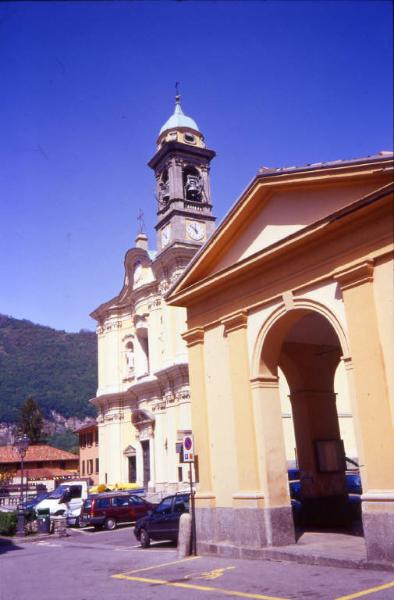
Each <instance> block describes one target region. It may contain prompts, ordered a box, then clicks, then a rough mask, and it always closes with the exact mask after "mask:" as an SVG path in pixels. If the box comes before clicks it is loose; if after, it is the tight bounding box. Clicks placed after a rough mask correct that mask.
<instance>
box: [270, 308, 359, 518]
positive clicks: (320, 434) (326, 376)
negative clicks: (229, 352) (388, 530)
mask: <svg viewBox="0 0 394 600" xmlns="http://www.w3.org/2000/svg"><path fill="white" fill-rule="evenodd" d="M344 354H345V352H344V348H342V347H341V342H340V340H339V338H338V335H337V333H336V331H335V329H334V327H333V325H332V324H331V323H330V322H329V321H328V319H327V318H326V317H325V316H323V315H322V314H319V313H318V312H315V311H313V310H308V309H295V310H291V311H288V312H286V313H285V314H284V315H283V316H281V317H280V318H279V319H278V320H277V321H276V322H275V323H274V324H273V325H272V327H271V328H270V329H269V331H268V333H267V335H266V337H265V340H264V344H263V347H262V353H261V363H260V370H261V371H262V372H263V374H264V376H265V377H266V378H267V377H271V378H273V379H276V380H278V379H283V378H285V379H286V383H287V386H288V390H289V396H288V398H289V401H290V405H291V413H292V422H293V426H294V438H293V439H294V443H295V451H294V463H293V465H291V464H290V466H297V467H298V468H299V471H300V483H301V503H302V507H303V517H302V525H303V526H304V527H306V528H307V527H325V528H326V527H344V526H350V525H351V523H352V519H353V518H354V514H353V512H354V511H353V512H352V509H351V507H350V505H349V503H348V493H347V487H346V479H345V467H346V463H345V460H344V454H345V448H344V446H343V445H342V439H343V438H342V435H341V431H340V425H339V419H338V411H337V402H336V400H337V390H336V388H335V382H336V372H337V371H338V366H339V365H341V369H343V362H341V358H342V357H343V355H344ZM337 381H338V377H337ZM345 383H346V382H345ZM284 389H285V386H284V385H281V386H278V387H277V394H278V396H279V395H282V407H283V405H284V401H283V391H284ZM280 390H281V393H280ZM341 391H342V394H343V393H344V390H343V389H342V390H341ZM271 393H272V392H271ZM278 401H279V398H278ZM282 410H283V408H282ZM286 426H287V429H288V428H289V427H288V424H287V425H286ZM348 429H349V428H348ZM287 433H288V431H287ZM284 437H286V435H285V436H284ZM347 438H348V440H349V445H353V447H352V448H351V449H352V452H351V453H350V454H351V455H353V458H354V457H355V456H354V454H355V452H354V437H353V436H352V432H348V433H347ZM348 440H346V441H348ZM291 443H292V442H291V436H290V441H289V436H288V435H287V444H288V445H289V444H291ZM286 454H287V458H288V455H289V448H287V452H286ZM287 464H288V465H289V461H288V462H287Z"/></svg>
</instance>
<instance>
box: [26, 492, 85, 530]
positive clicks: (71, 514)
mask: <svg viewBox="0 0 394 600" xmlns="http://www.w3.org/2000/svg"><path fill="white" fill-rule="evenodd" d="M87 497H88V484H87V482H86V481H67V482H63V483H61V484H60V485H59V486H58V487H57V488H56V489H55V490H53V492H51V493H50V494H49V496H48V497H47V498H45V500H41V502H39V503H38V504H37V506H36V507H35V510H36V511H40V510H43V509H49V514H50V515H51V516H52V517H54V516H58V515H65V516H66V517H67V525H75V526H76V527H79V516H80V514H81V508H82V504H83V502H84V500H86V498H87Z"/></svg>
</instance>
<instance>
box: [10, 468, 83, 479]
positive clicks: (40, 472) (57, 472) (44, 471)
mask: <svg viewBox="0 0 394 600" xmlns="http://www.w3.org/2000/svg"><path fill="white" fill-rule="evenodd" d="M26 473H27V477H28V478H29V481H31V480H32V479H53V478H54V477H75V476H76V475H77V474H78V470H77V469H74V470H73V471H67V470H66V469H57V468H56V467H54V468H53V469H51V468H49V467H42V468H41V469H27V470H26V471H25V472H24V476H25V478H26ZM20 476H21V472H20V470H18V471H16V474H15V477H20Z"/></svg>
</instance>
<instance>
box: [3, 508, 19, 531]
mask: <svg viewBox="0 0 394 600" xmlns="http://www.w3.org/2000/svg"><path fill="white" fill-rule="evenodd" d="M16 524H17V516H16V513H15V512H0V533H3V534H4V535H13V534H14V533H15V531H16Z"/></svg>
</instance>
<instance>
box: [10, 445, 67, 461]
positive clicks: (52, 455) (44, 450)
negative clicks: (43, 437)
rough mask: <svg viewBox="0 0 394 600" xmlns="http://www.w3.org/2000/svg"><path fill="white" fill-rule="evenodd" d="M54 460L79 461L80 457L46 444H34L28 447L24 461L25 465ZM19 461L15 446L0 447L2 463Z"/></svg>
mask: <svg viewBox="0 0 394 600" xmlns="http://www.w3.org/2000/svg"><path fill="white" fill-rule="evenodd" d="M52 460H78V456H77V455H76V454H71V452H66V451H65V450H60V449H59V448H54V447H53V446H48V445H46V444H34V445H32V446H29V447H28V449H27V452H26V456H25V459H24V461H25V463H28V462H36V461H41V462H43V461H52ZM19 461H20V457H19V454H18V451H17V449H16V448H15V447H14V446H11V445H8V446H0V463H15V462H19Z"/></svg>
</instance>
